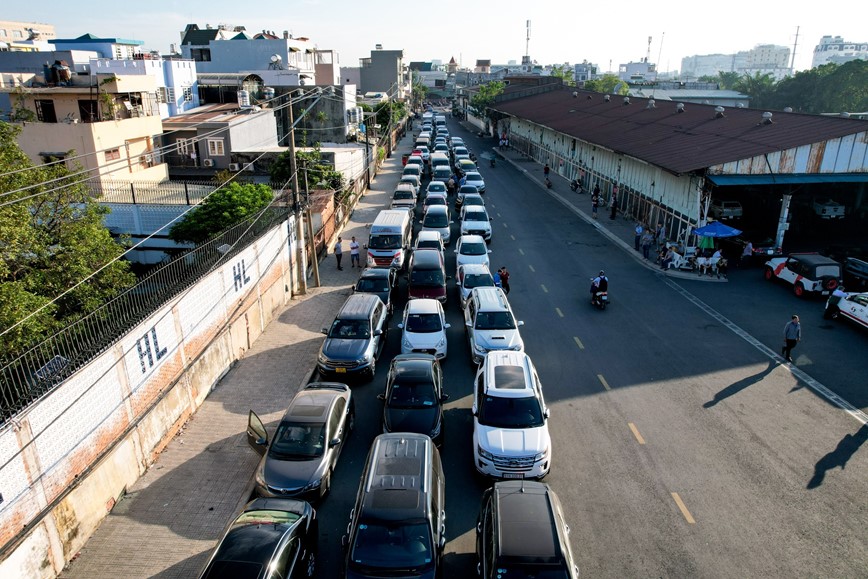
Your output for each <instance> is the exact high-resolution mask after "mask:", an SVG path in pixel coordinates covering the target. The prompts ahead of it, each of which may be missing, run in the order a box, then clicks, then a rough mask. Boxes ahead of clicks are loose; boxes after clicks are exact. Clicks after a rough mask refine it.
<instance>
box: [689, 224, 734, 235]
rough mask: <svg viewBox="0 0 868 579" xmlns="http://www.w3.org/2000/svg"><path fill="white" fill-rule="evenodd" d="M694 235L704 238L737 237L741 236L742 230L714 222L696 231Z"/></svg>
mask: <svg viewBox="0 0 868 579" xmlns="http://www.w3.org/2000/svg"><path fill="white" fill-rule="evenodd" d="M693 233H695V234H696V235H699V236H702V237H735V236H736V235H741V229H736V228H735V227H730V226H729V225H725V224H723V223H721V222H720V221H712V222H711V223H709V224H708V225H706V226H705V227H700V228H699V229H694V230H693Z"/></svg>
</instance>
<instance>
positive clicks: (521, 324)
mask: <svg viewBox="0 0 868 579" xmlns="http://www.w3.org/2000/svg"><path fill="white" fill-rule="evenodd" d="M516 325H519V326H523V325H524V322H522V321H519V322H518V324H516Z"/></svg>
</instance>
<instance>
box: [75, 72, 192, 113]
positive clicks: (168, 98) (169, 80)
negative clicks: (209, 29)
mask: <svg viewBox="0 0 868 579" xmlns="http://www.w3.org/2000/svg"><path fill="white" fill-rule="evenodd" d="M90 68H91V70H92V71H93V72H94V74H103V73H105V74H115V75H118V76H128V75H148V76H151V77H152V78H153V79H154V82H155V84H156V87H157V91H156V95H157V102H158V103H159V107H160V118H163V119H166V118H169V117H173V116H175V115H177V114H180V113H182V112H184V111H189V110H191V109H195V108H196V107H198V106H199V81H198V79H197V78H196V63H195V62H193V61H192V60H163V59H137V60H113V59H108V58H94V59H92V60H91V62H90Z"/></svg>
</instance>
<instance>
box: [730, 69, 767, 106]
mask: <svg viewBox="0 0 868 579" xmlns="http://www.w3.org/2000/svg"><path fill="white" fill-rule="evenodd" d="M774 87H775V79H774V77H773V76H772V75H771V73H764V74H762V73H759V72H757V73H755V74H754V75H753V76H751V75H749V74H744V75H742V76H741V78H739V79H738V81H737V82H736V83H735V84H734V85H733V87H732V88H733V89H734V90H737V91H739V92H742V93H744V94H746V95H748V96H749V97H750V106H751V107H753V108H758V109H763V108H769V105H770V104H771V102H772V100H773V96H774Z"/></svg>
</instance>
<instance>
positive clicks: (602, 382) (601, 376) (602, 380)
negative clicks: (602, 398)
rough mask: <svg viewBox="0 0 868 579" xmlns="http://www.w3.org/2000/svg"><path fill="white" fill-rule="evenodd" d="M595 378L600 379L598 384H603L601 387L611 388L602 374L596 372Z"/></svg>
mask: <svg viewBox="0 0 868 579" xmlns="http://www.w3.org/2000/svg"><path fill="white" fill-rule="evenodd" d="M597 380H599V381H600V384H602V385H603V388H605V389H606V390H611V388H610V387H609V383H608V382H606V379H605V378H603V375H602V374H597Z"/></svg>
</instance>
